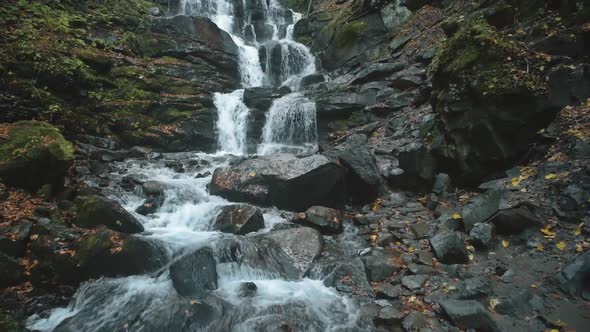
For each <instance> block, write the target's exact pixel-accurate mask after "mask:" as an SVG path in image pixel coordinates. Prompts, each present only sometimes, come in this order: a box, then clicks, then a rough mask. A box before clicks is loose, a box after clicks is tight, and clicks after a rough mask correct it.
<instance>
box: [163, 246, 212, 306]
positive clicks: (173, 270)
mask: <svg viewBox="0 0 590 332" xmlns="http://www.w3.org/2000/svg"><path fill="white" fill-rule="evenodd" d="M215 264H216V263H215V258H214V257H213V252H212V251H211V249H209V248H201V249H198V250H196V251H194V252H191V253H188V254H186V255H184V256H182V257H180V258H179V259H178V260H176V261H175V262H174V263H172V264H171V265H170V278H171V279H172V284H173V285H174V288H175V289H176V291H177V292H178V294H180V295H183V296H198V297H202V296H203V295H204V294H205V293H206V292H208V291H212V290H215V289H217V269H216V265H215Z"/></svg>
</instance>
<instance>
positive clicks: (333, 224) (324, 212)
mask: <svg viewBox="0 0 590 332" xmlns="http://www.w3.org/2000/svg"><path fill="white" fill-rule="evenodd" d="M291 222H294V223H296V224H299V225H303V226H306V227H312V228H315V229H317V230H319V231H320V232H321V233H322V234H326V235H333V234H339V233H342V229H343V227H342V214H341V213H340V211H338V210H335V209H331V208H327V207H323V206H312V207H310V208H309V209H307V211H305V213H298V214H295V215H294V216H293V218H292V219H291Z"/></svg>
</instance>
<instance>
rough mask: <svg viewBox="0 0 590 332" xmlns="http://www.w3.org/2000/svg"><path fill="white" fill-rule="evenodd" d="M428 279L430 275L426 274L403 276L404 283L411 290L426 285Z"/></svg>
mask: <svg viewBox="0 0 590 332" xmlns="http://www.w3.org/2000/svg"><path fill="white" fill-rule="evenodd" d="M427 280H428V276H426V275H415V276H405V277H403V278H402V285H404V287H406V288H407V289H409V290H418V289H420V288H422V286H424V284H425V283H426V281H427Z"/></svg>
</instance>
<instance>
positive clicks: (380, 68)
mask: <svg viewBox="0 0 590 332" xmlns="http://www.w3.org/2000/svg"><path fill="white" fill-rule="evenodd" d="M403 68H404V65H402V64H399V63H370V64H367V65H366V66H365V67H364V68H363V69H362V70H361V71H359V72H358V73H357V74H356V75H355V76H354V78H353V79H352V81H351V84H363V83H366V82H372V81H379V80H382V79H384V78H386V77H388V76H389V75H391V74H393V73H395V72H397V71H400V70H402V69H403Z"/></svg>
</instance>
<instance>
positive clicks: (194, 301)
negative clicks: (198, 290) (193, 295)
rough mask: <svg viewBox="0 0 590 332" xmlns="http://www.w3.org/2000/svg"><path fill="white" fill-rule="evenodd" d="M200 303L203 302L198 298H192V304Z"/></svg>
mask: <svg viewBox="0 0 590 332" xmlns="http://www.w3.org/2000/svg"><path fill="white" fill-rule="evenodd" d="M199 303H201V302H199V301H198V300H196V299H192V300H191V304H192V305H195V304H199Z"/></svg>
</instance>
